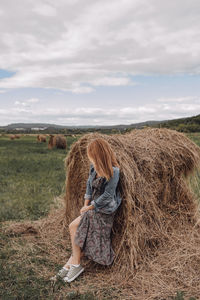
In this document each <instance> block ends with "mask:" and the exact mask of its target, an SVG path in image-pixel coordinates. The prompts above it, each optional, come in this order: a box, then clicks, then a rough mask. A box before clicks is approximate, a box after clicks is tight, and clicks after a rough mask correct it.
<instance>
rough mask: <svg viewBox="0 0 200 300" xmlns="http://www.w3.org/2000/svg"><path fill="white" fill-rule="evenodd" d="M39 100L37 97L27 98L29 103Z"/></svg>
mask: <svg viewBox="0 0 200 300" xmlns="http://www.w3.org/2000/svg"><path fill="white" fill-rule="evenodd" d="M39 101H40V100H39V99H38V98H30V99H28V100H27V102H29V103H37V102H39Z"/></svg>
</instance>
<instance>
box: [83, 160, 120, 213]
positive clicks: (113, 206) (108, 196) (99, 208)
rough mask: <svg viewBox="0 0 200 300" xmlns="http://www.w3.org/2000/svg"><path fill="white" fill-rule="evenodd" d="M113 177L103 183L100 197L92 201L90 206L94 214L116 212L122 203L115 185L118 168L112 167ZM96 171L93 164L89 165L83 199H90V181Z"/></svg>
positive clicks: (91, 189)
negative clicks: (92, 206)
mask: <svg viewBox="0 0 200 300" xmlns="http://www.w3.org/2000/svg"><path fill="white" fill-rule="evenodd" d="M113 171H114V173H113V177H111V178H110V180H109V181H107V180H106V181H105V190H104V192H103V194H102V195H100V196H99V197H98V198H96V199H95V200H92V201H91V202H90V204H93V205H94V210H95V211H96V212H103V213H105V214H111V213H113V212H114V211H116V210H117V208H118V207H119V205H120V204H121V202H122V198H121V195H120V192H119V190H118V189H117V184H118V181H119V168H118V167H113ZM95 175H96V170H95V168H94V166H93V164H90V172H89V177H88V180H87V187H86V193H85V196H84V199H88V200H91V199H92V192H93V187H92V181H93V179H94V178H95Z"/></svg>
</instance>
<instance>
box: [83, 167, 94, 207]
mask: <svg viewBox="0 0 200 300" xmlns="http://www.w3.org/2000/svg"><path fill="white" fill-rule="evenodd" d="M92 167H93V165H92V164H90V171H89V177H88V180H87V184H86V193H85V195H84V199H85V202H84V205H88V204H89V202H90V200H91V199H92V189H91V186H90V176H91V170H92Z"/></svg>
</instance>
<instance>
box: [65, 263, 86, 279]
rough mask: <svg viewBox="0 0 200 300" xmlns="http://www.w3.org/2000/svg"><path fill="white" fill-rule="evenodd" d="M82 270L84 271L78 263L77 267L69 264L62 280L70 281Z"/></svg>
mask: <svg viewBox="0 0 200 300" xmlns="http://www.w3.org/2000/svg"><path fill="white" fill-rule="evenodd" d="M83 271H84V268H83V267H82V266H81V265H79V266H78V267H76V266H74V265H71V266H70V269H69V271H68V273H67V276H65V277H64V278H63V280H64V281H66V282H71V281H73V280H74V279H75V278H77V277H78V276H79V275H80V274H81V273H82V272H83Z"/></svg>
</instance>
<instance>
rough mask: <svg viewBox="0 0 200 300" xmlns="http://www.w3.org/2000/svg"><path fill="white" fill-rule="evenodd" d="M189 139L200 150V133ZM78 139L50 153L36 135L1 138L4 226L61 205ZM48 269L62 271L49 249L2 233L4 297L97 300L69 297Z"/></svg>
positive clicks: (107, 294) (0, 292) (108, 293)
mask: <svg viewBox="0 0 200 300" xmlns="http://www.w3.org/2000/svg"><path fill="white" fill-rule="evenodd" d="M187 135H188V137H189V138H191V139H192V140H193V141H194V142H195V143H197V144H198V145H199V146H200V133H195V134H187ZM75 140H76V139H75V138H71V137H69V138H68V141H67V143H68V147H67V150H62V149H60V150H59V149H53V150H49V149H48V148H47V144H46V143H37V141H36V137H34V136H24V137H22V138H21V139H19V140H10V139H9V138H8V137H5V136H4V137H2V136H1V137H0V222H1V227H2V226H3V225H4V224H7V223H9V224H10V223H12V222H16V221H22V220H37V219H39V218H42V217H44V216H46V215H47V214H48V212H49V210H50V208H52V207H54V208H55V209H56V208H57V207H58V206H59V201H57V200H56V199H57V197H60V198H62V197H63V195H64V193H65V167H64V158H65V157H66V155H67V151H68V150H69V148H70V145H71V144H72V143H73V142H74V141H75ZM198 184H199V185H200V181H199V183H198ZM197 190H198V189H197ZM197 190H196V191H195V193H197V192H198V191H197ZM42 265H45V267H46V268H48V269H53V270H58V269H59V268H60V267H61V265H59V264H53V263H52V262H51V261H50V260H49V258H48V253H47V252H45V248H42V247H39V246H38V247H37V246H36V247H35V246H34V247H33V244H32V241H31V240H27V239H23V238H22V237H17V236H16V237H12V238H11V237H10V236H8V235H5V234H3V233H2V232H1V233H0V299H5V300H7V299H9V300H10V299H82V300H83V299H85V300H92V299H93V300H94V299H97V298H96V296H95V294H94V293H91V292H90V291H89V290H88V291H87V292H85V293H83V294H81V293H79V292H77V290H76V291H74V292H70V293H68V294H67V293H66V291H65V290H64V289H63V286H64V285H63V283H62V282H60V284H59V285H58V286H57V287H56V289H52V287H51V286H50V283H49V280H47V279H45V277H43V276H41V273H42V271H41V270H40V272H39V273H37V271H36V270H37V269H40V268H41V266H42ZM78 283H79V279H78V280H77V285H78ZM75 286H76V283H75ZM118 293H119V291H117V288H116V291H114V290H111V289H109V287H108V289H107V290H105V291H102V293H101V295H102V298H101V299H118V296H117V294H118ZM191 297H192V295H191ZM120 299H122V298H120ZM124 299H125V298H124ZM126 299H128V298H126ZM168 299H174V300H175V299H176V300H183V299H186V298H184V294H183V292H181V291H179V292H178V291H177V295H176V296H170V295H169V298H168ZM187 299H191V300H192V299H193V300H194V299H195V298H187ZM163 300H165V299H163Z"/></svg>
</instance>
